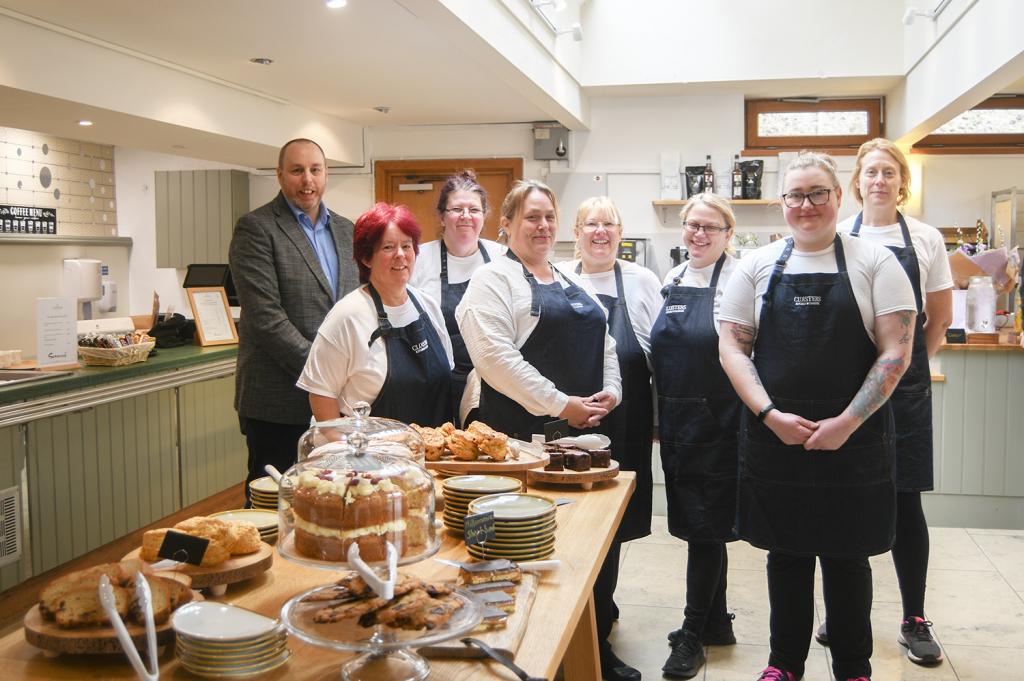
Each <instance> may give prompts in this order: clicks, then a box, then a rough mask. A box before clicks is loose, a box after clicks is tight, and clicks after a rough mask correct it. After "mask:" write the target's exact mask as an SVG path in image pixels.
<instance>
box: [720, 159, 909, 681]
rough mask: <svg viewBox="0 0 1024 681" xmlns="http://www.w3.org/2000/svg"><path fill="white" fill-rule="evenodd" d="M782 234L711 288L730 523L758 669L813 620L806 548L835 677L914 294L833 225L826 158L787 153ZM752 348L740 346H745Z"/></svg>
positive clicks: (853, 648)
mask: <svg viewBox="0 0 1024 681" xmlns="http://www.w3.org/2000/svg"><path fill="white" fill-rule="evenodd" d="M780 186H781V187H782V191H781V199H782V204H783V212H784V215H785V218H786V222H787V223H788V224H789V227H790V230H791V233H792V235H791V236H790V237H789V238H787V239H783V240H779V241H777V242H775V243H774V244H772V245H771V246H768V247H766V248H762V249H760V250H758V251H755V252H754V253H752V254H750V255H748V256H747V257H745V258H743V259H742V260H741V261H740V263H739V266H738V267H737V269H736V272H734V273H733V275H732V277H731V278H730V280H729V282H728V284H727V286H726V290H725V294H724V297H723V300H722V305H721V310H720V314H719V319H720V320H721V329H720V334H719V335H720V341H719V350H720V356H721V360H722V365H723V368H724V369H725V371H726V373H727V374H728V376H729V380H730V381H731V382H732V384H733V386H734V387H735V388H736V392H737V393H738V394H739V396H740V399H741V400H743V402H744V404H746V406H747V408H748V409H747V410H744V412H743V415H742V418H741V423H740V445H739V461H740V463H739V491H738V505H737V506H738V511H737V530H738V533H739V536H740V537H741V538H742V539H745V540H747V541H748V542H750V543H751V544H753V545H754V546H757V547H760V548H763V549H767V550H768V552H769V553H768V564H767V573H768V598H769V605H770V607H771V625H770V626H771V653H770V656H769V660H768V665H769V666H768V667H767V668H766V669H765V670H764V671H763V672H762V673H761V676H760V679H762V680H763V681H796V679H799V678H800V677H801V676H802V675H803V672H804V663H805V661H806V658H807V651H808V648H809V646H810V638H811V633H812V631H813V628H814V600H813V599H814V570H815V559H816V558H819V559H820V561H821V566H822V585H823V590H824V597H825V605H826V608H827V610H828V613H829V632H828V633H829V639H830V644H831V647H832V670H833V672H834V674H835V677H836V679H839V680H840V681H844V680H861V681H863V679H868V678H870V675H871V663H870V658H871V649H872V640H871V622H870V614H871V568H870V565H869V563H868V556H871V555H875V554H879V553H883V552H885V551H887V550H888V549H889V547H890V546H891V545H892V541H893V533H894V528H895V502H896V494H895V487H894V485H893V478H892V458H893V448H892V440H893V421H892V410H891V408H890V406H889V405H888V404H887V400H888V398H889V395H890V394H891V393H892V391H893V389H894V388H895V387H896V384H897V383H898V382H899V380H900V377H901V376H902V375H903V372H904V371H905V370H906V368H907V366H908V365H909V363H910V355H911V347H912V340H913V335H914V319H915V314H916V313H915V310H916V305H915V301H914V293H913V290H912V288H911V287H910V283H909V280H908V279H907V277H906V275H905V274H904V273H903V270H902V268H901V267H900V265H899V262H898V261H897V260H896V258H895V257H894V256H893V255H892V253H890V252H889V251H888V250H887V249H885V248H883V247H880V246H877V245H875V244H872V243H869V242H867V241H866V240H864V239H857V238H851V237H850V236H849V235H842V236H838V235H837V234H836V217H837V215H838V212H839V203H840V200H841V198H842V190H841V189H840V185H839V178H838V174H837V172H836V166H835V162H834V161H833V160H832V159H831V158H830V157H828V156H826V155H824V154H817V153H812V152H801V153H800V154H799V155H798V156H797V157H796V158H795V159H794V160H793V162H792V163H790V165H789V167H788V168H787V169H786V171H785V173H784V174H783V176H782V180H781V183H780ZM751 356H753V358H751Z"/></svg>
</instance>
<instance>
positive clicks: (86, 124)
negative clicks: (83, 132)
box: [78, 118, 92, 128]
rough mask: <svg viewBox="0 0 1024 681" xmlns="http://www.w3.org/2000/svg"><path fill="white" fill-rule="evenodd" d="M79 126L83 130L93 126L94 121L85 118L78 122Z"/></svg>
mask: <svg viewBox="0 0 1024 681" xmlns="http://www.w3.org/2000/svg"><path fill="white" fill-rule="evenodd" d="M78 124H79V125H80V126H82V127H83V128H88V127H89V126H90V125H92V121H90V120H86V119H85V118H83V119H82V120H80V121H78Z"/></svg>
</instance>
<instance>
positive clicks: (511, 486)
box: [441, 475, 522, 535]
mask: <svg viewBox="0 0 1024 681" xmlns="http://www.w3.org/2000/svg"><path fill="white" fill-rule="evenodd" d="M441 488H442V489H443V490H444V526H445V527H447V528H448V529H449V530H452V531H453V532H455V533H457V534H459V535H461V534H462V532H463V528H462V519H463V518H465V517H466V512H467V510H468V508H469V502H471V501H473V500H474V499H476V498H478V497H483V496H487V495H489V494H498V493H501V492H518V491H519V490H520V489H521V488H522V483H521V482H520V481H519V480H516V479H515V478H509V477H506V476H504V475H457V476H455V477H453V478H447V479H446V480H444V481H443V482H442V483H441Z"/></svg>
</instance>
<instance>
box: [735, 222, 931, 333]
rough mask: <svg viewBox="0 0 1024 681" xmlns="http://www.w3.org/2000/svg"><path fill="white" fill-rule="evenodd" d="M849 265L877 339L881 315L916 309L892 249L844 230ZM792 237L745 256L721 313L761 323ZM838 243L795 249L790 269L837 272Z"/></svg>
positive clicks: (867, 323)
mask: <svg viewBox="0 0 1024 681" xmlns="http://www.w3.org/2000/svg"><path fill="white" fill-rule="evenodd" d="M840 238H841V239H842V241H843V252H844V253H845V255H846V270H847V272H848V273H849V275H850V283H851V284H852V285H853V296H854V299H856V301H857V307H858V308H860V316H861V319H862V321H863V322H864V329H865V330H866V331H867V332H868V336H869V337H870V338H871V341H872V342H875V317H880V316H882V315H885V314H889V313H891V312H898V311H900V310H911V311H913V310H915V309H916V307H917V306H916V303H915V302H914V289H912V288H911V287H910V280H909V279H907V275H906V274H904V272H903V268H902V267H900V263H899V261H898V260H896V256H894V255H893V254H892V253H891V252H889V250H888V249H886V248H882V247H881V246H877V245H875V244H873V243H871V242H869V241H865V240H864V239H858V238H854V237H851V236H850V235H849V234H841V235H840ZM786 242H787V239H779V240H778V241H775V242H773V243H770V244H768V245H767V246H763V247H761V248H759V249H757V250H756V251H753V252H751V253H747V254H746V255H744V256H743V258H741V259H740V261H739V265H738V266H737V267H736V269H735V271H734V272H733V273H732V276H731V277H730V278H729V283H728V285H727V286H726V287H725V295H724V296H722V303H721V308H720V310H719V319H720V320H721V321H723V322H733V323H736V324H742V325H743V326H752V327H754V328H755V329H756V328H757V326H758V322H759V320H760V317H761V296H762V295H764V292H765V290H767V288H768V280H769V278H770V277H771V274H772V269H774V267H775V261H776V260H778V259H779V256H780V255H781V254H782V251H783V249H784V248H785V247H786ZM838 271H839V270H838V269H837V268H836V256H835V245H833V244H829V246H828V248H826V249H824V250H821V251H814V252H801V251H798V250H796V249H795V248H794V249H793V254H792V255H791V256H790V258H789V260H788V261H787V262H786V269H785V270H784V273H785V274H811V273H815V272H823V273H835V272H838Z"/></svg>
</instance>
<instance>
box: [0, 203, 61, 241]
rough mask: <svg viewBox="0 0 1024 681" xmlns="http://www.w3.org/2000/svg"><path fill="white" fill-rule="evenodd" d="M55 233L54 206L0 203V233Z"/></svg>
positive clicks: (55, 214)
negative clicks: (38, 206) (42, 206)
mask: <svg viewBox="0 0 1024 681" xmlns="http://www.w3.org/2000/svg"><path fill="white" fill-rule="evenodd" d="M56 233H57V209H56V208H30V207H28V206H4V205H0V234H56Z"/></svg>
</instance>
